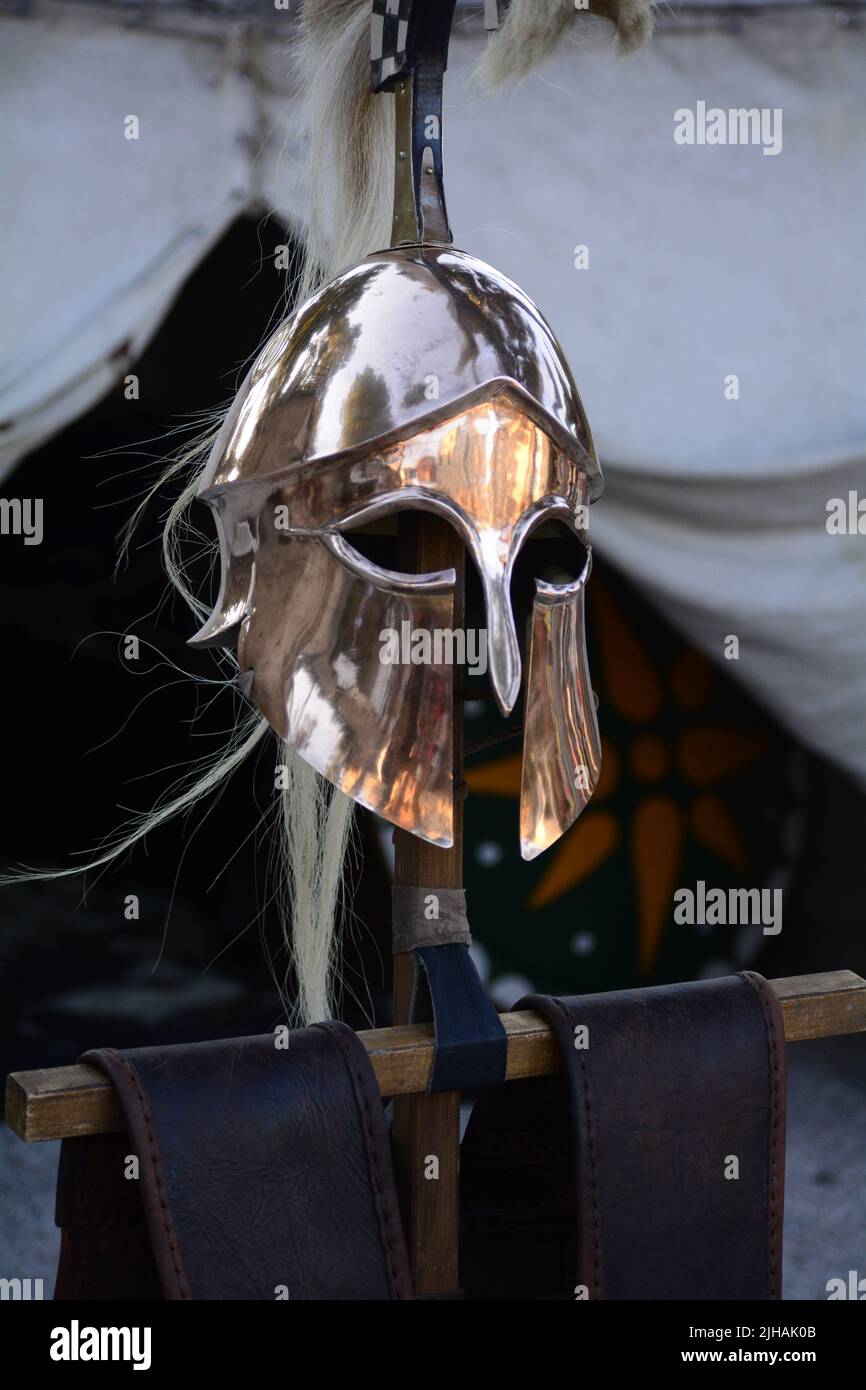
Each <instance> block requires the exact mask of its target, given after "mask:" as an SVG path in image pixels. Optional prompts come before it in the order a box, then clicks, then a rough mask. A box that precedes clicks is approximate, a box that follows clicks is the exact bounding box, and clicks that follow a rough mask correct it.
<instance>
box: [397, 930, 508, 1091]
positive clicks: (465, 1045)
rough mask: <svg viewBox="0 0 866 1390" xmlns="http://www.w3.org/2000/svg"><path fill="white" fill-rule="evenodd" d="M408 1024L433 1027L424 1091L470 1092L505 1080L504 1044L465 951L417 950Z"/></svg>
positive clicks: (493, 1011)
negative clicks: (433, 1040) (430, 1067)
mask: <svg viewBox="0 0 866 1390" xmlns="http://www.w3.org/2000/svg"><path fill="white" fill-rule="evenodd" d="M411 954H412V956H413V958H414V961H415V994H414V997H413V1000H412V1013H411V1021H412V1022H413V1023H432V1024H433V1028H434V1032H435V1035H436V1053H435V1057H434V1061H433V1071H432V1073H431V1076H430V1083H429V1085H428V1087H427V1090H428V1091H469V1090H474V1089H475V1088H477V1087H479V1086H499V1085H501V1083H502V1082H503V1081H504V1080H505V1060H506V1052H507V1049H508V1041H507V1038H506V1034H505V1029H504V1028H503V1026H502V1022H501V1020H500V1018H499V1015H498V1013H497V1012H496V1009H495V1008H494V1007H493V1004H492V1003H491V1001H490V999H489V998H488V997H487V995H486V994H485V992H484V986H483V985H482V983H481V981H480V979H479V978H478V972H477V971H476V969H475V966H474V964H473V961H472V957H471V956H470V954H469V947H468V946H463V945H460V944H459V943H450V944H449V945H445V946H419V947H418V948H417V949H416V950H414V951H412V953H411Z"/></svg>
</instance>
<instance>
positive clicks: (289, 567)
mask: <svg viewBox="0 0 866 1390" xmlns="http://www.w3.org/2000/svg"><path fill="white" fill-rule="evenodd" d="M396 90H397V98H398V135H397V139H398V147H399V145H400V141H401V115H400V112H401V106H400V103H401V99H402V100H403V101H404V103H405V106H406V110H407V117H406V125H405V130H404V133H405V144H406V147H407V149H409V150H411V152H412V154H413V159H412V160H410V161H406V163H407V165H408V166H409V168H410V171H411V169H412V168H413V167H414V169H415V183H414V185H409V186H408V191H407V188H406V187H404V188H403V192H402V195H401V185H400V177H399V176H398V179H397V204H396V208H397V210H396V211H395V226H396V228H397V233H398V234H397V236H396V240H397V242H398V244H397V245H395V246H393V247H392V248H391V249H389V250H386V251H381V252H377V253H376V254H374V255H371V256H368V257H367V258H366V259H365V260H363V261H362V262H361V263H360V264H358V265H355V266H353V267H352V268H351V269H349V270H346V271H344V272H343V273H342V274H340V275H338V276H337V277H336V278H335V279H333V280H331V281H330V282H329V283H328V284H327V285H325V286H324V287H323V288H322V289H321V290H320V291H319V292H318V293H317V294H315V295H314V296H313V297H312V298H311V299H310V300H309V301H307V302H306V303H305V304H303V305H302V306H301V307H300V308H299V309H298V310H297V311H296V312H295V313H294V314H293V315H292V316H291V318H289V319H288V320H287V321H286V322H285V323H284V324H282V325H281V326H280V327H279V328H278V329H277V331H276V332H275V333H274V334H273V336H272V337H271V338H270V340H269V342H268V343H267V345H266V346H265V348H264V349H263V350H262V352H261V353H260V354H259V356H258V358H257V359H256V361H255V362H254V364H253V366H252V368H251V370H250V372H249V374H248V376H247V377H246V380H245V381H244V383H243V385H242V386H241V389H240V391H239V393H238V396H237V398H236V400H235V402H234V404H233V406H232V408H231V411H230V413H229V415H228V417H227V419H226V421H225V423H224V425H223V428H222V430H221V431H220V433H219V436H218V438H217V440H216V442H215V444H214V446H213V450H212V453H211V455H210V458H209V461H208V464H207V466H206V469H205V472H204V474H203V477H202V482H201V486H200V490H199V495H200V496H201V497H202V498H203V499H204V500H205V501H207V502H208V503H209V504H210V506H211V507H212V509H213V511H214V513H215V516H216V523H217V528H218V532H219V536H220V544H221V551H222V583H221V588H220V593H219V597H218V600H217V603H216V607H215V609H214V612H213V614H212V616H211V617H210V619H209V621H208V622H207V623H206V624H205V626H204V627H203V628H202V630H201V631H200V632H199V633H198V635H197V636H196V637H195V638H193V639H192V641H193V643H194V644H198V645H206V644H233V643H234V642H235V641H237V647H238V658H239V664H240V668H241V672H242V673H245V677H246V682H247V685H246V688H247V692H248V694H249V696H250V698H251V699H252V700H253V701H254V702H255V704H256V705H258V707H259V708H260V709H261V711H262V712H263V714H264V715H265V716H266V718H267V719H268V721H269V722H270V723H271V724H272V725H273V727H274V728H275V729H276V730H277V732H278V733H279V734H281V735H282V737H283V738H285V739H286V740H287V741H288V743H289V744H290V745H291V746H292V747H293V748H294V749H296V750H297V752H298V753H299V754H300V756H301V757H302V758H303V759H305V760H306V762H308V763H309V764H310V765H311V766H312V767H314V768H315V769H316V770H317V771H318V772H320V773H321V774H322V775H323V776H324V777H326V778H328V779H329V780H330V781H331V782H333V783H334V784H335V785H336V786H338V787H339V788H341V790H342V791H344V792H346V793H347V794H348V795H349V796H351V797H353V798H354V799H355V800H356V801H358V802H360V804H361V805H363V806H367V807H368V808H370V809H371V810H373V811H376V812H378V813H379V814H380V815H382V816H384V817H385V818H386V819H387V820H389V821H391V822H393V823H394V824H395V825H398V826H401V827H403V828H404V829H406V830H409V831H411V832H413V833H414V834H416V835H419V836H420V837H421V838H423V839H425V840H429V841H431V842H432V843H433V844H437V845H443V846H447V845H450V844H451V843H452V838H453V786H452V767H453V729H452V701H451V688H452V686H451V671H450V669H449V658H450V657H451V656H453V643H452V645H451V646H450V648H449V643H448V641H447V638H448V637H450V638H452V639H453V636H454V610H455V603H454V599H455V584H456V575H455V571H454V570H443V571H439V572H436V573H430V574H409V573H402V572H399V571H398V570H396V569H390V568H389V569H385V568H382V567H381V566H380V565H378V564H377V563H375V562H374V561H373V560H372V559H370V558H368V557H367V556H366V555H365V554H364V553H362V551H361V550H360V549H358V547H357V546H356V545H353V532H354V531H355V530H356V528H358V527H359V526H360V525H362V524H364V523H369V522H372V521H375V520H377V519H380V518H381V517H383V515H386V514H393V513H399V512H403V511H405V510H407V509H411V508H416V509H417V508H421V509H424V510H426V511H430V512H434V513H436V514H438V515H439V516H441V517H443V518H444V519H445V520H446V521H447V522H449V523H450V524H451V526H452V527H453V528H454V530H455V531H456V532H457V533H458V534H459V536H460V537H461V538H462V540H463V542H464V543H465V546H466V550H467V553H468V555H469V557H470V558H471V560H472V561H473V562H474V564H475V567H476V570H477V572H478V575H479V578H480V581H481V587H482V591H483V597H484V603H485V610H486V631H487V652H488V661H489V673H490V680H491V684H492V687H493V691H494V693H495V696H496V700H497V702H498V704H499V707H500V709H501V710H502V712H503V713H504V714H505V713H508V712H509V711H510V710H511V709H512V708H513V706H514V704H515V701H516V700H517V698H518V695H519V693H520V688H521V681H524V682H525V690H524V745H523V775H522V791H521V804H520V841H521V850H522V853H523V856H524V858H527V859H529V858H533V857H534V856H535V855H537V854H538V853H540V852H541V851H542V850H544V849H545V848H547V846H548V845H550V844H552V843H553V841H555V840H556V839H558V837H559V836H560V835H562V833H563V832H564V831H565V830H566V829H567V828H568V826H569V825H570V824H571V823H572V822H573V821H574V819H575V818H576V817H577V816H578V815H579V813H580V811H581V810H582V809H583V807H584V805H585V804H586V802H587V801H588V800H589V797H590V795H591V794H592V790H593V788H594V786H595V784H596V782H597V780H598V774H599V766H600V750H599V736H598V727H597V723H596V716H595V706H594V700H593V695H592V690H591V687H590V683H589V675H588V670H587V661H586V649H585V640H584V620H583V592H584V586H585V583H586V580H587V578H588V575H589V570H590V565H591V549H590V546H589V540H588V535H587V528H586V513H587V508H588V505H589V504H590V503H591V502H592V501H593V500H594V499H595V498H596V497H597V496H598V495H599V493H600V491H601V486H602V480H601V473H600V470H599V466H598V462H597V459H596V455H595V451H594V447H593V443H592V437H591V435H590V431H589V427H588V425H587V422H586V417H585V415H584V412H583V408H582V406H581V403H580V400H579V397H578V395H577V391H576V389H575V386H574V382H573V380H572V377H571V373H570V371H569V369H568V365H567V363H566V362H565V359H564V357H563V355H562V352H561V350H560V348H559V346H558V344H557V342H556V339H555V338H554V336H553V334H552V332H551V330H550V328H549V327H548V325H547V323H546V322H545V320H544V319H543V317H542V316H541V314H540V313H539V311H538V309H537V308H536V307H535V305H534V304H533V303H532V301H531V300H530V299H528V298H527V296H526V295H525V294H524V293H523V292H522V290H520V289H519V288H518V287H517V285H515V284H513V283H512V281H510V280H508V279H507V278H506V277H505V276H504V275H502V274H500V273H499V272H498V271H496V270H494V269H492V268H491V267H490V266H488V265H485V264H483V262H481V261H479V260H476V259H475V258H474V257H472V256H469V255H466V254H465V253H464V252H461V251H457V250H455V249H454V248H453V247H452V246H451V245H450V243H449V239H448V236H447V221H446V220H445V217H444V203H443V202H442V200H441V185H440V184H439V181H438V179H437V177H436V176H437V172H438V173H440V174H441V165H440V164H439V156H438V150H437V149H434V148H432V147H431V145H430V144H429V143H427V144H423V143H422V144H420V145H419V142H418V140H417V139H416V138H415V134H414V132H416V131H417V130H418V128H419V126H420V128H422V129H426V131H427V132H429V130H430V129H431V126H430V122H429V120H428V121H426V123H424V124H423V125H422V124H421V123H420V122H419V121H418V119H417V117H418V111H417V109H416V107H417V103H419V102H422V101H423V102H426V103H427V106H425V110H427V107H429V102H430V97H429V93H427V92H426V91H425V92H423V93H420V94H419V92H418V91H417V90H416V89H415V87H414V86H413V85H410V84H409V83H408V82H406V83H405V84H404V87H403V88H401V87H400V85H399V75H398V85H397V89H396ZM425 138H426V137H425ZM398 156H399V148H398ZM399 168H400V165H399V162H398V170H399ZM425 175H427V176H430V175H433V176H434V177H433V181H432V182H433V184H434V192H436V191H438V194H439V196H438V198H437V197H434V196H433V195H432V194H431V191H430V188H429V187H426V186H419V179H420V180H423V179H424V177H425ZM401 196H402V198H403V202H404V204H405V202H406V201H407V200H411V205H412V208H413V209H417V212H416V213H415V214H414V222H412V221H411V220H410V235H409V237H408V239H407V237H406V236H405V235H403V234H402V232H401V230H400V229H401V228H403V229H404V230H405V225H406V216H405V209H404V211H403V212H401V210H400V202H401ZM413 227H414V231H415V236H414V240H413V239H412V235H411V229H412V228H413ZM443 229H444V230H443ZM551 520H558V521H560V522H564V523H565V525H566V526H567V527H568V528H569V529H570V530H571V531H572V532H573V533H574V535H575V536H577V538H578V539H579V540H580V541H581V542H582V545H583V549H582V551H581V555H582V568H581V569H580V572H579V573H577V574H576V575H575V576H573V577H570V578H569V579H568V581H567V582H563V583H553V582H546V581H542V580H539V581H538V582H537V583H536V591H535V596H534V601H533V604H532V615H531V635H530V641H529V646H528V660H527V662H526V665H527V667H528V669H527V670H525V671H524V670H522V665H523V663H522V662H521V655H520V644H519V642H518V636H517V630H516V624H515V617H514V613H513V609H512V603H511V596H510V585H511V576H512V571H513V568H514V564H515V561H516V559H517V557H518V555H519V553H520V550H521V548H522V547H523V545H524V543H525V542H526V540H527V539H528V538H529V536H530V535H532V534H533V533H534V532H535V531H537V529H538V528H539V527H541V526H542V525H543V524H544V523H545V522H549V521H551ZM405 632H409V633H419V632H420V633H430V634H439V635H440V637H441V638H442V640H440V641H439V643H438V645H437V643H436V642H433V643H432V644H430V645H429V646H428V647H426V648H425V650H426V651H427V652H428V657H427V659H424V660H420V661H417V662H416V661H415V660H413V659H410V660H399V661H394V660H393V659H387V660H386V659H385V652H384V648H383V635H384V634H390V633H398V634H399V633H405Z"/></svg>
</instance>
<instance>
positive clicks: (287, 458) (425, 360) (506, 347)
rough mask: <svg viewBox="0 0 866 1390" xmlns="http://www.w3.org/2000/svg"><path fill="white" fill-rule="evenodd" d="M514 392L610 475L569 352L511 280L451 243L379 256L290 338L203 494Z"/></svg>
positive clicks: (260, 378)
mask: <svg viewBox="0 0 866 1390" xmlns="http://www.w3.org/2000/svg"><path fill="white" fill-rule="evenodd" d="M497 385H503V386H505V385H508V386H509V387H510V388H511V389H512V390H514V391H515V392H516V393H517V395H518V397H519V398H520V399H522V400H523V402H524V407H525V410H526V413H527V414H528V415H529V416H530V417H531V418H533V419H535V420H537V422H538V424H539V425H540V426H541V428H542V429H544V430H545V431H546V432H547V434H549V435H550V437H551V438H552V439H553V440H554V441H555V442H557V443H558V444H560V446H561V447H562V448H563V449H567V450H569V451H570V452H571V453H572V454H574V455H575V457H576V458H578V459H580V460H582V462H583V466H584V468H585V469H586V472H587V476H588V478H589V481H590V495H591V497H595V496H597V495H598V493H599V492H600V491H601V476H600V472H599V468H598V464H597V462H596V461H595V454H594V450H593V447H592V438H591V435H590V432H589V426H588V425H587V422H586V417H585V415H584V413H583V408H582V406H581V404H580V400H579V398H578V395H577V390H576V388H575V385H574V381H573V379H572V376H571V372H570V371H569V369H568V365H567V363H566V361H565V358H564V357H563V354H562V351H561V349H560V347H559V345H558V343H557V341H556V339H555V338H554V336H553V334H552V332H551V330H550V328H549V327H548V325H547V323H546V322H545V320H544V319H543V318H542V316H541V314H540V313H539V311H538V309H537V308H536V307H535V305H534V304H533V303H532V301H531V300H530V299H529V298H528V297H527V296H526V295H525V294H524V293H523V291H522V290H520V289H518V287H517V286H516V285H515V284H514V283H513V282H512V281H511V280H509V279H508V278H507V277H506V276H504V275H502V274H500V272H499V271H497V270H493V269H492V268H491V267H490V266H488V265H485V264H484V262H483V261H479V260H476V259H475V257H474V256H468V255H466V254H465V253H464V252H462V251H455V250H452V249H451V248H449V247H439V248H436V247H419V246H416V247H403V248H397V249H393V250H389V251H381V252H377V253H376V254H375V255H373V256H369V257H368V258H367V259H366V260H365V261H362V262H361V263H360V264H359V265H356V266H353V267H352V269H351V270H346V271H344V272H343V273H342V274H341V275H338V276H337V277H336V279H334V280H332V281H330V283H329V284H327V285H325V286H324V288H323V289H321V290H320V291H319V292H318V294H316V295H314V296H313V298H312V299H310V300H309V301H308V302H307V303H306V304H304V305H302V306H301V308H300V309H298V310H297V312H296V313H295V314H293V315H292V317H291V318H290V319H288V320H287V321H286V322H285V323H284V324H282V325H281V326H280V328H278V329H277V331H276V332H275V333H274V334H273V336H272V337H271V339H270V340H269V342H268V343H267V344H266V346H265V348H264V349H263V351H262V352H261V353H260V354H259V357H258V358H257V359H256V361H255V363H254V364H253V367H252V368H251V370H250V372H249V375H248V376H247V378H246V381H245V382H244V383H243V385H242V386H241V389H240V391H239V393H238V396H237V398H236V400H235V402H234V404H233V406H232V408H231V410H230V412H229V414H228V417H227V419H226V421H225V424H224V426H223V429H222V430H221V432H220V435H219V437H218V439H217V441H216V444H215V446H214V450H213V454H212V456H211V461H210V466H209V468H208V471H207V474H206V476H205V479H204V482H203V490H205V491H206V490H207V489H208V488H209V487H223V486H225V485H226V484H227V483H237V482H244V483H247V484H248V483H250V482H251V481H252V480H254V479H261V478H277V477H279V476H280V475H282V474H284V473H285V472H286V470H287V469H289V468H292V467H294V466H297V465H299V464H301V463H304V462H307V463H309V462H312V461H313V460H318V461H322V462H323V461H325V460H328V459H332V458H333V457H334V456H335V455H339V454H344V453H346V452H348V451H353V452H356V453H358V454H360V453H361V452H369V450H370V448H371V446H372V445H375V446H376V448H381V447H382V446H383V445H387V444H389V443H394V442H396V441H398V440H400V439H405V438H408V437H410V436H411V435H412V434H414V433H415V432H416V431H417V430H418V429H420V428H425V427H426V426H428V425H429V424H430V423H435V422H436V421H437V420H443V419H447V418H448V417H449V416H452V415H454V414H455V413H456V410H458V409H462V408H464V407H465V406H466V405H470V404H472V403H473V402H474V401H475V400H478V399H480V398H483V397H485V396H490V395H491V394H492V393H493V391H494V390H495V389H496V387H497Z"/></svg>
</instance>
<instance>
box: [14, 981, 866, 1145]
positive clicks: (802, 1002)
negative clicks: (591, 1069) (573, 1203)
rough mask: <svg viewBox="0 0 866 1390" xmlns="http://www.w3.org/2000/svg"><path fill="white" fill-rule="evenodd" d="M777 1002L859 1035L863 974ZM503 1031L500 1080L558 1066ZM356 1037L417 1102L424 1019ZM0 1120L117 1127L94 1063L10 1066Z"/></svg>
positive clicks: (783, 992)
mask: <svg viewBox="0 0 866 1390" xmlns="http://www.w3.org/2000/svg"><path fill="white" fill-rule="evenodd" d="M770 984H771V986H772V988H773V989H774V990H775V992H776V994H777V995H778V998H779V1002H780V1004H781V1006H782V1019H783V1022H784V1025H785V1041H786V1042H787V1043H793V1042H807V1041H811V1040H812V1039H814V1038H835V1037H840V1036H842V1035H844V1034H848V1033H866V980H862V979H861V978H860V976H859V975H855V974H854V973H853V972H852V971H850V970H832V971H829V972H828V973H827V974H823V975H793V976H791V977H790V978H787V979H783V980H771V981H770ZM500 1018H501V1019H502V1024H503V1027H504V1028H505V1032H506V1034H507V1036H508V1070H507V1072H506V1080H507V1081H519V1080H522V1079H524V1078H525V1077H530V1076H549V1075H551V1074H552V1073H554V1072H557V1071H559V1070H560V1069H561V1065H562V1063H561V1058H560V1055H559V1050H558V1048H557V1046H556V1043H555V1042H554V1039H553V1036H552V1034H551V1032H550V1029H549V1028H548V1027H547V1024H546V1023H545V1022H544V1020H543V1019H542V1018H540V1017H539V1015H538V1014H533V1013H514V1014H500ZM358 1037H359V1038H360V1040H361V1042H362V1043H363V1044H364V1046H365V1047H366V1049H367V1052H368V1053H369V1055H370V1061H371V1063H372V1065H373V1070H374V1072H375V1074H376V1080H377V1081H378V1083H379V1090H380V1091H381V1092H382V1095H383V1096H397V1097H405V1096H415V1095H417V1096H418V1098H419V1099H420V1100H421V1102H422V1104H423V1105H426V1104H427V1103H429V1101H430V1100H434V1101H435V1100H437V1099H438V1098H437V1097H435V1096H432V1097H431V1096H424V1095H423V1092H424V1090H425V1088H426V1086H427V1082H428V1080H429V1079H430V1070H431V1068H432V1065H433V1030H432V1029H431V1028H430V1027H428V1026H426V1025H423V1024H422V1025H414V1026H412V1027H407V1026H402V1027H401V1026H398V1027H396V1028H373V1029H370V1030H368V1031H367V1032H364V1033H359V1034H358ZM6 1123H7V1124H8V1126H9V1128H10V1129H11V1130H13V1131H14V1133H15V1134H17V1135H18V1137H19V1138H20V1139H23V1140H25V1141H26V1142H27V1143H36V1142H38V1141H40V1140H45V1139H71V1138H75V1137H78V1136H81V1135H89V1134H110V1133H112V1132H114V1131H116V1130H121V1129H123V1128H124V1122H123V1112H122V1110H121V1108H120V1104H119V1102H118V1100H117V1097H116V1095H115V1093H114V1088H113V1087H112V1085H111V1083H110V1081H108V1080H106V1078H105V1077H104V1076H103V1074H102V1072H100V1071H97V1070H96V1068H95V1067H90V1066H82V1065H80V1064H79V1065H76V1066H72V1067H47V1068H43V1069H42V1070H39V1071H21V1072H13V1073H12V1075H11V1076H10V1077H9V1078H8V1080H7V1083H6Z"/></svg>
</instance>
